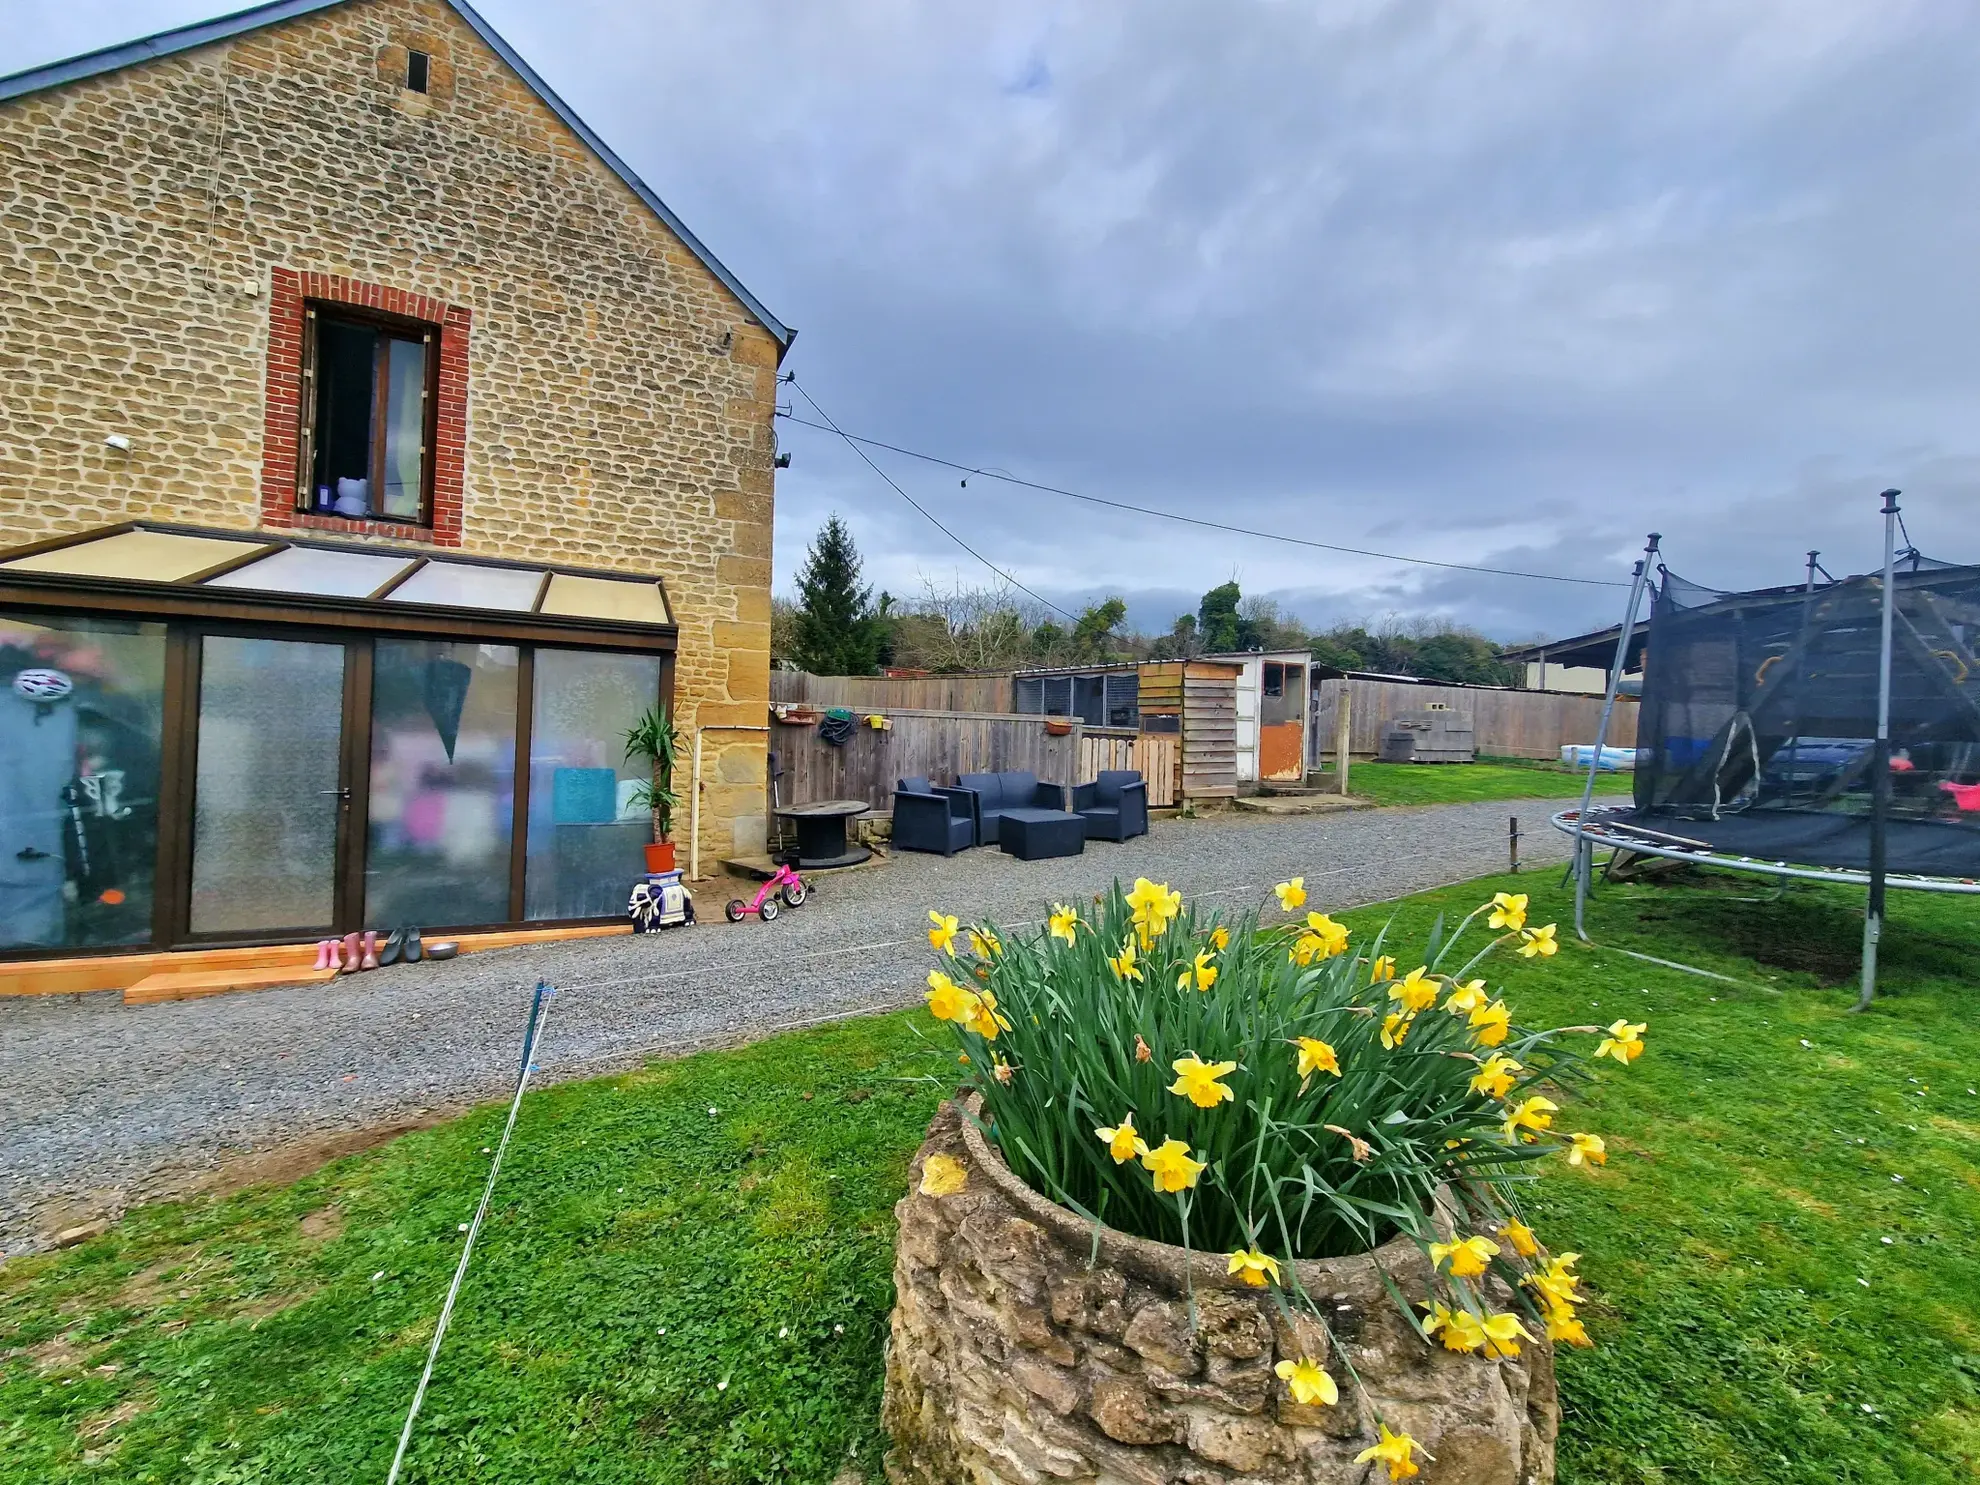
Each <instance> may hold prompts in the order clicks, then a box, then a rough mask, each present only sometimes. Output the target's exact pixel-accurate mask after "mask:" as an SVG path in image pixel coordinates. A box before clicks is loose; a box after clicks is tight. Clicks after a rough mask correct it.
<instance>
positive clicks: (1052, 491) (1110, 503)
mask: <svg viewBox="0 0 1980 1485" xmlns="http://www.w3.org/2000/svg"><path fill="white" fill-rule="evenodd" d="M785 380H786V381H788V382H790V384H791V385H792V386H794V387H796V386H797V380H796V378H795V377H792V376H790V375H788V374H786V376H785ZM798 391H800V392H804V400H805V401H806V402H810V403H811V405H812V406H813V407H814V408H815V407H817V406H818V404H817V403H816V402H813V401H812V398H811V394H810V393H809V392H805V391H804V388H803V387H798ZM778 416H779V417H781V418H783V419H784V420H785V421H786V422H790V423H796V424H797V425H798V426H800V427H803V428H818V429H820V430H822V431H824V432H827V433H836V434H838V435H839V437H841V438H843V439H844V440H845V441H846V442H847V443H848V444H850V445H851V446H852V447H853V448H854V449H855V450H859V446H860V445H861V444H868V445H871V446H872V447H873V448H876V449H886V450H887V451H888V452H889V453H893V454H905V455H906V456H907V457H908V458H910V459H920V460H923V461H924V462H926V463H929V464H940V465H941V466H942V467H943V468H945V469H959V470H961V471H962V472H963V473H964V474H965V475H974V476H976V477H978V478H981V479H987V480H1001V481H1002V482H1003V483H1005V484H1007V485H1017V486H1019V487H1020V488H1022V489H1026V490H1038V491H1041V492H1043V493H1044V494H1047V495H1063V496H1065V497H1066V498H1067V499H1069V500H1083V501H1085V502H1086V503H1087V504H1088V505H1104V506H1106V507H1108V508H1109V509H1110V510H1124V511H1127V512H1128V513H1130V514H1131V515H1137V516H1153V517H1155V518H1156V519H1158V520H1163V521H1177V522H1180V523H1181V524H1183V525H1185V526H1200V527H1202V528H1204V529H1205V530H1208V531H1227V532H1230V533H1231V534H1232V535H1234V536H1255V537H1259V538H1260V539H1262V540H1264V541H1276V542H1284V543H1287V544H1289V545H1291V546H1298V547H1313V548H1315V549H1316V550H1318V551H1322V552H1343V553H1346V554H1347V555H1348V556H1351V557H1374V558H1377V559H1379V560H1381V561H1383V562H1406V563H1409V564H1411V565H1412V566H1416V567H1442V568H1447V569H1449V570H1451V571H1454V572H1485V573H1491V574H1492V575H1494V576H1495V577H1516V578H1530V579H1532V580H1534V581H1536V582H1543V583H1579V584H1582V585H1583V586H1586V587H1591V588H1627V587H1628V586H1629V584H1628V583H1624V582H1618V581H1617V580H1615V579H1614V578H1587V577H1565V576H1563V575H1562V574H1560V573H1557V572H1524V571H1521V570H1520V569H1518V568H1512V567H1489V566H1486V565H1484V564H1483V563H1478V562H1440V561H1438V560H1437V559H1436V558H1434V557H1405V556H1402V555H1401V554H1399V553H1396V552H1376V551H1370V550H1369V549H1368V548H1366V547H1347V546H1341V545H1339V544H1338V543H1336V542H1331V541H1315V540H1313V539H1312V538H1311V537H1306V536H1287V535H1286V534H1285V533H1283V532H1280V531H1260V530H1258V529H1257V528H1255V527H1252V526H1233V525H1231V524H1230V523H1229V522H1226V521H1211V520H1205V519H1204V518H1203V517H1201V516H1185V515H1178V514H1177V513H1176V512H1175V511H1172V510H1157V509H1155V508H1154V507H1152V506H1146V505H1134V504H1132V503H1130V502H1128V501H1125V500H1108V499H1106V498H1105V497H1103V496H1100V495H1084V494H1081V493H1080V492H1079V491H1078V490H1066V489H1061V488H1060V487H1059V486H1057V485H1043V484H1039V483H1038V482H1037V481H1036V480H1026V479H1019V478H1018V477H1017V476H1016V475H1014V474H1000V473H998V472H997V471H996V470H994V469H982V468H978V467H977V466H976V465H973V464H958V463H957V462H956V461H955V460H953V459H944V458H942V457H941V456H940V455H938V454H924V453H923V452H922V451H921V450H919V449H910V448H903V447H902V446H901V445H900V444H896V443H887V442H885V441H884V440H882V439H878V438H863V437H861V436H860V435H859V434H857V433H848V432H846V431H845V429H843V428H841V427H840V426H839V425H838V424H837V423H833V424H832V425H831V426H830V427H829V428H828V427H826V426H825V424H824V423H814V422H812V421H811V420H810V419H808V418H800V417H798V416H797V415H796V414H795V413H779V414H778ZM827 421H828V422H829V421H830V420H829V419H828V420H827ZM860 457H861V458H863V459H865V458H866V455H865V453H864V452H863V451H860ZM866 462H867V463H868V464H873V461H872V460H871V459H867V460H866ZM873 467H874V468H875V469H878V468H879V467H880V466H879V465H877V464H874V465H873ZM883 477H884V476H883ZM887 483H888V484H890V485H892V484H893V483H894V482H893V481H892V480H888V481H887ZM894 488H895V489H896V490H899V489H900V486H899V485H894ZM902 493H903V495H905V493H906V492H905V491H903V492H902ZM910 503H912V502H910ZM915 509H917V510H920V509H921V508H920V507H919V506H916V507H915ZM922 514H923V515H927V514H928V513H927V512H926V511H922ZM929 519H930V520H931V521H932V520H934V519H935V518H934V517H933V516H929ZM937 524H938V525H939V524H940V523H939V522H937ZM1025 591H1026V592H1030V589H1028V588H1027V589H1026V590H1025ZM1032 596H1033V597H1037V595H1036V594H1033V595H1032ZM1043 601H1044V600H1042V599H1041V600H1040V602H1043ZM1060 612H1061V613H1063V612H1064V610H1063V609H1061V610H1060Z"/></svg>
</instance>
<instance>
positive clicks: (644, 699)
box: [523, 649, 688, 919]
mask: <svg viewBox="0 0 1980 1485" xmlns="http://www.w3.org/2000/svg"><path fill="white" fill-rule="evenodd" d="M535 670H536V682H535V693H536V694H535V697H534V702H535V710H534V714H533V717H532V720H531V724H530V734H529V866H528V872H527V875H526V879H525V880H526V890H525V893H524V908H523V916H524V917H526V918H531V919H541V918H598V917H611V916H615V915H617V914H620V913H623V912H624V911H625V910H626V894H627V893H628V892H630V891H631V890H632V884H633V883H634V882H636V881H638V880H640V878H641V876H642V874H643V873H644V872H645V870H646V865H645V859H644V856H643V855H642V852H641V847H643V846H644V845H646V844H647V843H648V842H649V841H651V840H652V839H653V817H652V815H651V814H650V813H649V812H648V811H646V810H643V809H639V808H636V807H635V806H633V804H632V803H631V800H630V797H629V796H630V795H631V793H632V786H633V783H634V782H635V781H636V780H638V779H640V778H642V777H644V775H643V774H642V773H641V771H640V769H639V767H638V765H637V764H629V763H627V761H626V733H627V732H628V731H629V730H630V729H631V728H632V726H633V724H634V723H635V722H637V721H638V720H639V718H640V716H641V715H642V714H643V713H644V712H645V711H646V710H647V708H648V707H651V706H653V705H654V704H655V703H657V702H658V701H659V699H660V659H659V657H658V656H656V655H615V654H609V653H606V652H604V651H597V650H552V649H540V650H538V651H537V652H536V660H535ZM687 787H688V786H687V781H686V779H685V778H683V777H682V776H681V772H680V771H679V770H677V771H676V773H675V777H674V788H675V791H676V792H677V793H680V794H681V795H682V797H683V798H685V797H686V792H687ZM683 810H685V806H683ZM679 823H680V824H682V825H684V824H685V823H686V822H685V820H683V821H681V822H679ZM677 828H678V826H677Z"/></svg>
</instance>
